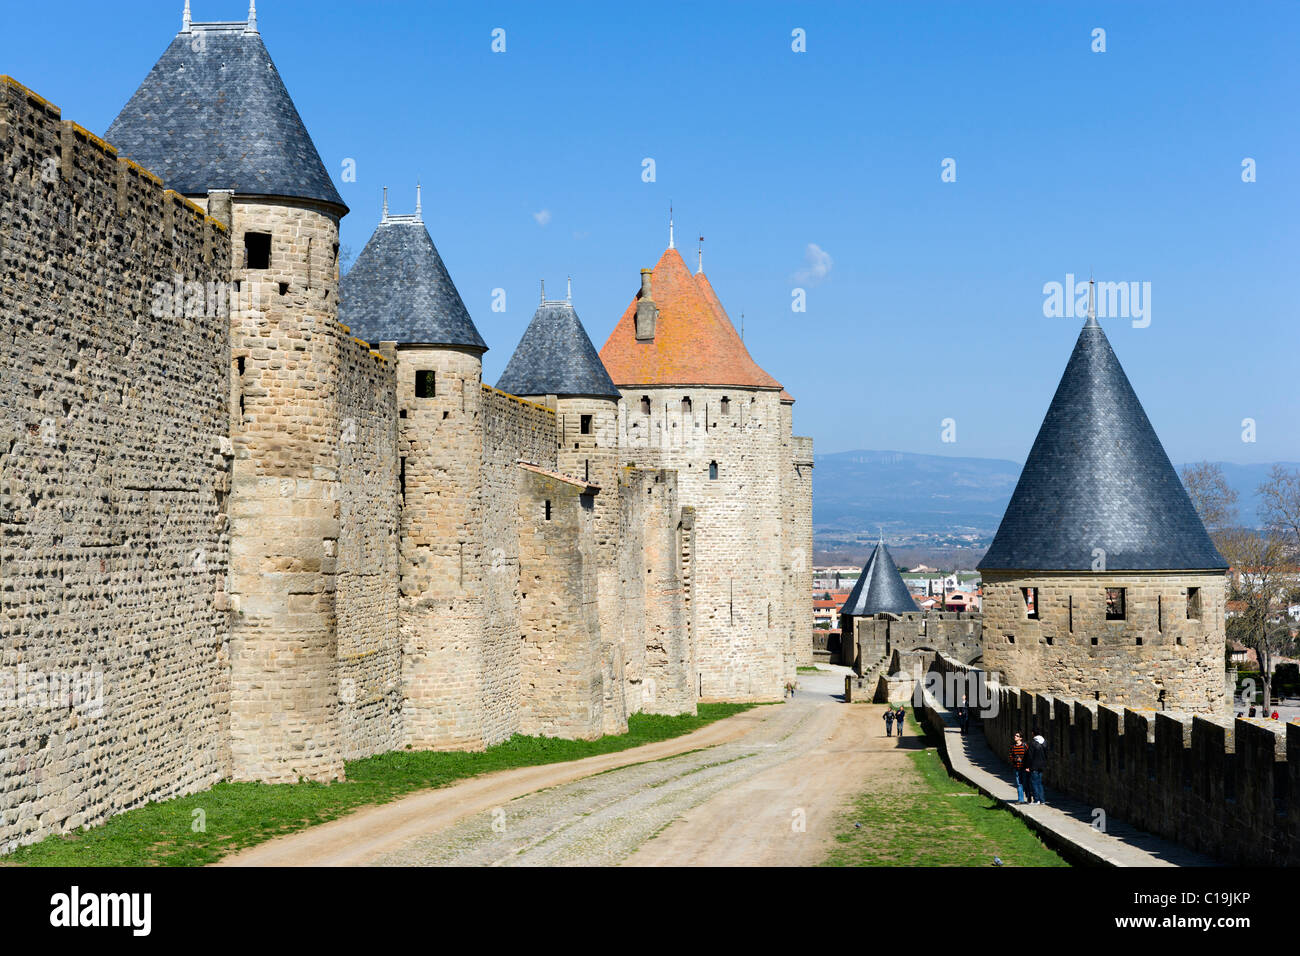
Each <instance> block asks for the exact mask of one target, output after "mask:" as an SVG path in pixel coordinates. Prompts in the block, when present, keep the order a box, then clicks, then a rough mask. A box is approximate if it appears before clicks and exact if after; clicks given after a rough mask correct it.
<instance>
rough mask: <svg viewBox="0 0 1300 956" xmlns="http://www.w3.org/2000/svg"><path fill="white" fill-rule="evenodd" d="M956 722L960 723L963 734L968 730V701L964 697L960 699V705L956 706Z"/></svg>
mask: <svg viewBox="0 0 1300 956" xmlns="http://www.w3.org/2000/svg"><path fill="white" fill-rule="evenodd" d="M957 722H958V723H959V724H961V732H962V733H963V734H964V733H966V731H968V730H970V702H969V701H968V700H967V699H966V698H965V697H963V698H962V699H961V706H960V707H958V708H957Z"/></svg>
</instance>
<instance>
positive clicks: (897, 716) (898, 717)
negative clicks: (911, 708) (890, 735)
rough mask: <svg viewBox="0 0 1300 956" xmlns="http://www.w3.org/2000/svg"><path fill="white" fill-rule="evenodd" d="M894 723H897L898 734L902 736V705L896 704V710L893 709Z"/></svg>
mask: <svg viewBox="0 0 1300 956" xmlns="http://www.w3.org/2000/svg"><path fill="white" fill-rule="evenodd" d="M894 723H895V724H897V725H898V736H900V737H901V736H903V705H902V704H899V705H898V710H896V711H894Z"/></svg>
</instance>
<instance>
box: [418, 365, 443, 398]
mask: <svg viewBox="0 0 1300 956" xmlns="http://www.w3.org/2000/svg"><path fill="white" fill-rule="evenodd" d="M437 384H438V383H437V375H436V374H435V373H434V372H432V371H431V370H429V369H421V370H420V371H418V372H416V373H415V397H416V398H433V397H434V395H435V394H436V392H437Z"/></svg>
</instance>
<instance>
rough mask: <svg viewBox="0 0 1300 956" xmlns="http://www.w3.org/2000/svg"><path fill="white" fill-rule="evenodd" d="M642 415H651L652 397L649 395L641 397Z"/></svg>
mask: <svg viewBox="0 0 1300 956" xmlns="http://www.w3.org/2000/svg"><path fill="white" fill-rule="evenodd" d="M641 414H642V415H649V414H650V396H649V395H642V396H641Z"/></svg>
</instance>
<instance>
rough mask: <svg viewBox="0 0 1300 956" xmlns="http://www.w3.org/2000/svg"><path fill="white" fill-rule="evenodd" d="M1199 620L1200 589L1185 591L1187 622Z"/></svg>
mask: <svg viewBox="0 0 1300 956" xmlns="http://www.w3.org/2000/svg"><path fill="white" fill-rule="evenodd" d="M1200 619H1201V589H1200V588H1188V589H1187V620H1189V621H1199V620H1200Z"/></svg>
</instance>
